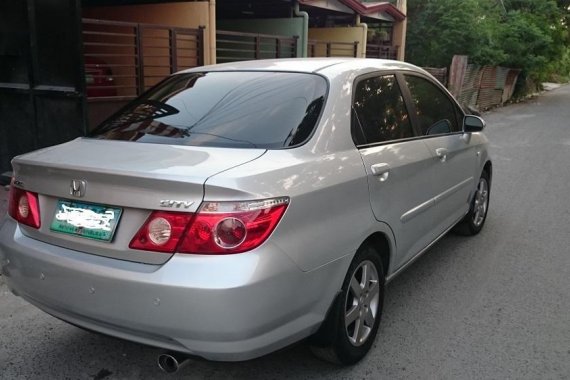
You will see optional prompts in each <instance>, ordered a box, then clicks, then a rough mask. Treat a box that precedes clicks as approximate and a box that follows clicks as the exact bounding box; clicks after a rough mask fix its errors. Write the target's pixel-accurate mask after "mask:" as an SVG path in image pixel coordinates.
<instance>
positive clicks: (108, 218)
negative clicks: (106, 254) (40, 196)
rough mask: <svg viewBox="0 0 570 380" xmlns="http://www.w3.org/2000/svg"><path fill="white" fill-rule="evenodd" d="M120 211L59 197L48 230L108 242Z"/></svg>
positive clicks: (113, 232)
mask: <svg viewBox="0 0 570 380" xmlns="http://www.w3.org/2000/svg"><path fill="white" fill-rule="evenodd" d="M122 212H123V210H122V209H121V208H117V207H109V206H104V205H98V204H93V203H82V202H75V201H68V200H61V199H60V200H59V201H58V202H57V208H56V209H55V215H54V217H53V220H52V222H51V226H50V230H52V231H55V232H61V233H64V234H70V235H77V236H81V237H84V238H87V239H94V240H101V241H106V242H110V241H111V240H112V239H113V235H114V234H115V229H116V228H117V224H118V223H119V219H120V218H121V214H122Z"/></svg>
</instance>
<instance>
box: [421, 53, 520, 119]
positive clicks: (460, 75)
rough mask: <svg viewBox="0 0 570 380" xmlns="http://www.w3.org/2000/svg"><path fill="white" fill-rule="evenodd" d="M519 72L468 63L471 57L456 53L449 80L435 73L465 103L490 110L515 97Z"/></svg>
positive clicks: (467, 105)
mask: <svg viewBox="0 0 570 380" xmlns="http://www.w3.org/2000/svg"><path fill="white" fill-rule="evenodd" d="M427 70H428V71H430V70H435V69H429V68H427ZM441 70H442V71H443V70H446V69H441ZM520 72H521V70H519V69H511V68H507V67H501V66H479V65H474V64H469V63H468V57H466V56H455V57H453V61H452V64H451V68H450V70H449V80H448V83H445V82H444V81H443V80H442V79H441V78H439V77H438V76H437V75H434V76H435V77H436V78H438V79H439V80H440V81H441V82H442V83H444V85H446V86H447V87H448V88H449V90H450V91H451V93H452V94H453V95H454V96H455V97H456V98H457V100H458V101H459V103H460V104H461V105H462V106H464V107H469V108H476V109H480V110H487V109H489V108H493V107H496V106H499V105H502V104H504V103H505V102H507V101H508V100H509V99H510V98H511V97H512V96H513V92H514V90H515V85H516V82H517V78H518V76H519V74H520ZM432 74H433V72H432Z"/></svg>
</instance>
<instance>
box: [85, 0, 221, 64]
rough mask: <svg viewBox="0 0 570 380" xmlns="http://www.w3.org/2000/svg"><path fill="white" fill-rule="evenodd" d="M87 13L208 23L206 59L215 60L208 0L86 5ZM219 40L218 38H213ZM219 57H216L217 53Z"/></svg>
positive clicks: (172, 23) (150, 21)
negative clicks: (212, 55) (100, 5)
mask: <svg viewBox="0 0 570 380" xmlns="http://www.w3.org/2000/svg"><path fill="white" fill-rule="evenodd" d="M83 17H85V18H95V19H102V20H113V21H129V22H139V23H148V24H161V25H169V26H178V27H182V28H198V27H199V26H201V25H202V26H205V27H206V33H205V35H204V45H205V51H204V62H205V63H206V64H210V63H214V62H212V57H211V54H210V46H211V44H212V41H211V39H210V33H209V29H208V28H209V26H210V4H209V2H208V1H198V2H187V3H166V4H143V5H124V6H112V7H88V8H83ZM213 43H214V44H215V41H214V42H213ZM214 59H215V57H214Z"/></svg>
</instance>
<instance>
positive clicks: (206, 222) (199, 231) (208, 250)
mask: <svg viewBox="0 0 570 380" xmlns="http://www.w3.org/2000/svg"><path fill="white" fill-rule="evenodd" d="M288 204H289V198H274V199H265V200H261V201H251V202H204V203H203V204H202V205H201V206H200V208H199V209H198V211H197V213H196V214H188V213H176V212H158V211H155V212H153V213H152V214H151V216H150V217H149V218H148V219H147V221H146V222H145V224H144V225H143V226H142V227H141V229H140V230H139V231H138V233H137V234H136V235H135V237H134V238H133V240H132V241H131V244H130V245H129V247H130V248H133V249H142V250H148V251H157V252H168V253H174V252H180V253H194V254H232V253H241V252H245V251H249V250H252V249H254V248H256V247H258V246H260V245H261V244H262V243H263V242H264V241H265V240H266V239H267V237H268V236H269V235H270V234H271V232H273V230H274V229H275V227H276V226H277V223H278V222H279V220H281V217H282V216H283V214H284V212H285V209H286V208H287V205H288Z"/></svg>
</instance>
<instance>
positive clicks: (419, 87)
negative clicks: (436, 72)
mask: <svg viewBox="0 0 570 380" xmlns="http://www.w3.org/2000/svg"><path fill="white" fill-rule="evenodd" d="M404 77H405V78H406V84H407V85H408V89H409V90H410V95H411V97H412V102H413V104H414V106H415V108H416V118H417V120H418V123H419V129H420V131H421V133H422V135H423V136H428V135H439V134H445V133H453V132H459V131H461V127H460V125H459V123H458V121H457V113H456V107H455V105H454V104H453V102H452V101H451V100H450V99H449V97H447V96H446V95H445V94H444V93H443V91H441V90H440V89H439V88H438V87H437V86H436V85H435V84H433V83H431V82H430V81H428V80H427V79H424V78H421V77H417V76H412V75H405V76H404Z"/></svg>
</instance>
